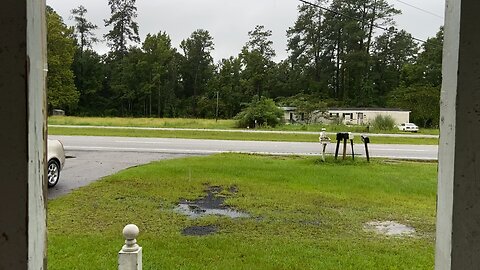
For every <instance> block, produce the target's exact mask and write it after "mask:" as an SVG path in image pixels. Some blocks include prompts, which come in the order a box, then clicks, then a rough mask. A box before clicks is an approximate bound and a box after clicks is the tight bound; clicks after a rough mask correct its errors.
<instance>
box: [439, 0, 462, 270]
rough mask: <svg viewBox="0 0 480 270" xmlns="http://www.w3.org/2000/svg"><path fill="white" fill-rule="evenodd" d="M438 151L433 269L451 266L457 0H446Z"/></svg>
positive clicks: (457, 42)
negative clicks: (435, 235) (435, 236)
mask: <svg viewBox="0 0 480 270" xmlns="http://www.w3.org/2000/svg"><path fill="white" fill-rule="evenodd" d="M445 18H446V24H445V41H444V53H443V71H442V72H443V76H444V80H443V85H442V92H441V102H440V111H441V121H440V134H441V135H440V143H439V146H440V147H439V151H438V162H439V164H438V195H437V196H438V200H437V231H436V233H437V239H436V250H435V269H436V270H447V269H451V252H452V249H451V245H452V215H453V182H454V181H453V179H454V166H453V164H455V125H456V119H455V118H456V108H455V105H456V100H457V83H458V75H457V73H458V59H459V40H460V1H459V0H447V7H446V16H445Z"/></svg>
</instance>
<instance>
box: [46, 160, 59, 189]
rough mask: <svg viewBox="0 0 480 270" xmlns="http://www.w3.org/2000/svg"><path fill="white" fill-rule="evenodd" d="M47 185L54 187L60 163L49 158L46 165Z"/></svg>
mask: <svg viewBox="0 0 480 270" xmlns="http://www.w3.org/2000/svg"><path fill="white" fill-rule="evenodd" d="M47 176H48V187H49V188H50V187H54V186H55V185H56V184H57V183H58V179H59V178H60V164H58V162H57V161H56V160H50V161H49V162H48V167H47Z"/></svg>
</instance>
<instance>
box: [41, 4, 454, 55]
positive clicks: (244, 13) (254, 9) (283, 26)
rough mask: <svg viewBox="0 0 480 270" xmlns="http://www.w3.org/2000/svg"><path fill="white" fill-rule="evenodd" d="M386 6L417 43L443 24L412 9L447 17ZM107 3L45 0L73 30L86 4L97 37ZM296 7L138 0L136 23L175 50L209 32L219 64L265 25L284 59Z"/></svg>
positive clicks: (435, 7) (434, 7)
mask: <svg viewBox="0 0 480 270" xmlns="http://www.w3.org/2000/svg"><path fill="white" fill-rule="evenodd" d="M388 1H389V2H390V3H391V4H393V5H394V6H395V7H396V8H397V9H400V10H402V12H403V14H402V15H400V16H398V17H396V18H395V19H396V21H397V27H398V28H400V29H405V30H406V31H407V32H409V33H411V34H412V35H413V36H414V37H416V38H420V39H427V38H428V37H432V36H434V35H435V33H436V32H437V31H438V29H439V28H440V26H441V25H442V24H443V20H442V19H441V18H438V17H437V16H433V15H430V14H428V13H426V12H423V11H420V10H418V9H415V8H412V7H411V6H409V5H413V6H416V7H418V8H421V9H424V10H428V11H430V12H432V13H434V14H437V15H439V16H441V17H443V16H444V8H445V0H388ZM107 3H108V1H107V0H69V1H65V0H47V4H48V5H50V6H51V7H52V8H53V9H55V10H56V11H57V12H58V13H59V14H60V15H61V16H62V17H63V18H64V20H65V23H66V24H67V25H73V22H72V21H71V20H70V18H69V17H70V10H71V9H72V8H75V7H78V6H79V5H83V6H84V7H85V8H87V10H88V14H87V18H88V19H89V20H90V21H91V22H93V23H95V24H96V25H98V26H99V28H100V29H99V30H98V36H99V37H100V36H102V35H103V34H105V33H106V32H107V29H105V27H104V22H103V20H104V19H106V18H109V17H110V10H109V7H108V5H107ZM298 4H299V2H298V0H201V1H200V0H170V1H167V0H137V8H138V18H137V22H138V24H139V26H140V37H141V39H142V41H143V39H144V38H145V36H146V35H147V34H148V33H152V34H153V33H158V32H159V31H166V32H167V33H168V34H169V35H170V37H171V38H172V43H173V45H174V46H176V47H178V44H180V42H181V41H182V40H183V39H185V38H187V37H189V36H190V34H191V33H192V32H193V31H195V30H196V29H200V28H201V29H206V30H208V31H210V34H211V35H212V36H213V38H214V43H215V51H214V52H213V57H214V58H215V60H219V59H221V58H226V57H230V56H232V55H237V54H238V53H239V52H240V50H241V48H242V46H243V45H244V44H245V42H246V41H247V39H248V31H250V30H252V29H253V28H254V27H255V25H265V27H266V28H267V29H271V30H272V31H273V36H272V40H273V41H274V48H275V50H276V52H277V60H280V59H284V58H285V57H286V56H287V53H286V43H287V38H286V34H285V32H286V30H287V29H288V28H289V27H291V26H292V25H293V24H294V22H295V20H296V18H297V15H298V13H297V6H298ZM408 4H409V5H408ZM95 49H96V50H97V51H98V52H99V53H105V52H106V51H107V47H106V45H105V44H97V45H96V46H95Z"/></svg>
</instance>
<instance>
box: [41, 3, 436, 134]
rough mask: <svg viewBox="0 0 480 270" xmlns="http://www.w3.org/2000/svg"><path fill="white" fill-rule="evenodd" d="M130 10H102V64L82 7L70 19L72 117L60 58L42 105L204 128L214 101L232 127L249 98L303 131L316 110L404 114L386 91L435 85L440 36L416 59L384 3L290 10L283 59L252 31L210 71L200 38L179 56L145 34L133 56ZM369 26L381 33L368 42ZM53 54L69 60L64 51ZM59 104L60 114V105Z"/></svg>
mask: <svg viewBox="0 0 480 270" xmlns="http://www.w3.org/2000/svg"><path fill="white" fill-rule="evenodd" d="M135 3H136V0H109V1H108V4H109V6H110V10H111V17H110V18H109V19H108V20H105V26H108V27H109V29H108V33H107V34H106V35H105V38H106V41H107V43H108V46H109V47H110V50H111V51H110V52H109V53H108V54H106V55H105V56H102V55H98V54H97V53H95V52H93V51H92V50H91V44H92V43H94V42H96V38H95V36H94V35H93V31H94V30H95V29H96V26H95V25H94V24H92V23H90V22H88V20H87V19H86V13H87V10H86V9H85V8H84V7H83V6H79V7H78V8H75V9H73V10H72V17H73V19H74V21H75V27H74V29H75V34H76V37H77V43H78V47H79V48H78V49H77V50H76V53H75V60H74V63H73V67H72V70H73V72H74V77H75V85H76V87H77V89H78V90H79V92H80V95H81V97H80V107H79V108H78V110H76V111H72V108H74V107H75V103H76V101H75V100H76V99H78V97H77V98H75V91H72V88H71V87H68V86H67V85H68V80H70V79H68V77H69V76H70V77H71V75H70V74H68V71H59V70H63V68H59V67H58V66H60V65H64V66H70V65H71V62H69V61H70V60H68V58H69V57H68V56H66V55H64V56H62V57H57V58H58V59H55V53H52V54H51V55H50V51H49V58H52V59H49V64H50V71H51V73H52V74H49V86H52V90H50V91H49V92H50V95H52V94H53V93H54V92H55V91H59V90H58V89H60V88H62V90H61V91H62V94H61V95H60V94H58V93H55V94H53V96H54V97H52V98H51V100H52V102H55V106H63V107H69V108H70V111H71V112H76V113H78V114H82V115H116V116H144V117H149V116H153V115H155V116H159V117H209V118H210V117H215V115H216V113H215V112H216V107H217V100H216V96H217V93H218V96H219V100H218V108H219V116H220V118H232V117H234V116H235V115H237V114H238V113H239V112H240V111H241V108H242V106H243V105H244V104H246V103H248V102H250V101H251V98H252V97H253V96H259V97H262V96H265V97H268V98H272V99H275V100H281V99H287V100H288V99H289V98H291V99H292V100H297V101H296V102H295V103H296V104H295V105H294V106H296V107H299V108H300V110H301V111H302V113H304V114H305V115H306V116H307V119H306V120H307V122H308V121H310V120H309V119H308V117H309V115H310V112H311V111H312V110H315V109H316V108H317V107H325V105H324V104H322V101H327V100H328V102H327V103H328V105H329V106H335V107H384V106H387V105H388V104H391V103H394V104H401V107H402V108H407V107H408V108H412V107H413V106H414V103H409V102H410V101H409V100H410V99H406V100H403V101H402V100H400V99H401V98H402V97H405V95H397V94H395V98H393V99H392V96H393V92H394V91H396V90H395V89H404V88H409V87H415V88H418V87H419V86H430V87H439V85H440V83H441V64H442V63H441V60H442V59H441V58H442V43H443V30H441V31H440V32H439V33H438V34H437V36H436V37H434V38H431V39H429V40H428V41H427V42H426V43H424V44H423V45H422V46H421V50H420V52H419V47H420V46H419V45H418V43H417V42H416V41H415V40H414V39H413V37H412V36H411V35H410V34H409V33H407V32H405V31H398V30H397V29H395V28H394V27H393V26H394V25H395V22H394V20H393V18H394V16H395V15H396V14H398V13H399V11H398V10H396V9H395V8H394V7H393V6H392V5H390V4H389V2H388V1H387V0H345V1H340V0H334V1H326V0H317V1H316V3H317V4H320V5H322V6H327V7H328V8H329V9H331V10H336V11H338V12H339V13H342V14H348V16H338V15H337V14H335V13H332V12H324V11H322V10H321V9H318V8H316V7H313V6H311V5H306V4H300V5H299V7H298V18H297V21H296V22H295V23H294V25H293V26H292V27H290V28H289V30H288V32H287V38H288V44H287V45H288V52H289V56H288V57H287V59H285V60H283V61H280V62H275V61H274V60H275V58H274V57H275V50H274V49H273V41H272V40H271V35H272V31H271V30H268V29H266V28H265V27H264V26H261V25H258V26H256V27H255V28H254V29H253V30H252V31H249V32H248V40H246V41H245V46H244V47H243V48H242V49H241V51H240V52H237V54H236V56H232V57H228V58H226V59H221V60H220V61H218V62H217V63H214V61H213V58H212V52H213V50H214V43H213V37H212V36H211V35H210V33H209V32H208V31H207V30H203V29H200V30H196V31H194V32H193V33H192V34H191V35H190V36H189V37H188V38H186V39H185V40H183V41H182V42H181V44H180V45H179V46H178V44H172V43H171V40H170V37H169V36H168V34H167V33H165V32H159V33H157V34H151V33H150V34H147V36H146V39H145V40H144V42H143V44H142V45H141V47H139V46H137V45H136V44H137V43H139V42H140V39H139V35H138V25H137V23H136V22H135V18H136V17H137V8H136V6H135ZM353 17H355V18H361V19H362V20H361V21H357V20H354V19H352V18H353ZM375 25H382V26H383V27H386V28H389V31H384V32H378V31H377V30H376V28H375V27H374V26H375ZM68 31H70V30H68ZM68 31H65V33H66V32H68ZM68 35H70V36H71V35H72V33H71V31H70V33H69V34H67V36H68ZM57 40H58V39H57ZM48 42H49V47H52V48H53V47H56V46H57V45H54V43H55V41H54V40H52V38H49V41H48ZM129 45H132V46H130V47H129ZM175 47H179V48H180V51H178V52H177V50H176V49H175ZM58 48H59V50H70V49H69V48H70V47H69V46H63V45H60V46H58ZM233 54H234V52H233ZM59 59H61V60H59ZM55 73H56V74H57V75H55ZM60 74H61V75H60ZM60 85H62V87H60ZM65 86H66V87H65ZM400 92H402V91H400ZM410 92H411V91H410ZM421 92H424V91H423V90H422V91H421ZM76 95H77V96H78V93H77V94H76ZM302 95H305V97H307V96H308V98H307V99H305V98H303V97H301V96H302ZM422 95H423V96H424V94H422ZM55 98H57V99H63V98H65V100H61V101H58V100H55ZM432 98H434V97H432ZM317 101H318V102H317ZM67 103H68V104H70V105H64V104H67ZM62 104H63V105H62ZM333 104H334V105H333ZM49 106H52V104H49ZM396 106H400V105H396ZM429 109H430V110H431V111H436V109H435V110H432V108H429ZM418 113H419V112H417V113H413V114H412V118H413V119H419V120H415V121H419V123H420V122H424V124H423V125H429V126H435V125H436V123H435V121H432V120H429V119H433V118H432V117H425V116H423V115H418V117H417V115H416V114H418ZM420 124H421V123H420Z"/></svg>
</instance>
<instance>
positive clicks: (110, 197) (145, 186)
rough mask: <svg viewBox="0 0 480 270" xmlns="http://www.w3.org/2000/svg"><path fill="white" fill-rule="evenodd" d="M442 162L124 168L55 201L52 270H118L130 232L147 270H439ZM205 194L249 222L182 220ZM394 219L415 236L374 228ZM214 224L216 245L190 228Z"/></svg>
mask: <svg viewBox="0 0 480 270" xmlns="http://www.w3.org/2000/svg"><path fill="white" fill-rule="evenodd" d="M436 167H437V166H436V164H435V163H411V162H398V163H395V164H390V163H386V162H384V161H383V160H375V161H373V162H372V163H366V162H365V161H364V160H358V161H356V162H352V161H346V162H344V163H341V162H336V161H333V160H327V162H326V163H323V162H321V161H319V160H318V159H316V158H304V157H264V156H255V155H237V154H222V155H215V156H209V157H196V158H187V159H179V160H170V161H162V162H155V163H151V164H149V165H146V166H141V167H137V168H132V169H128V170H125V171H123V172H121V173H119V174H116V175H113V176H110V177H107V178H105V179H103V180H102V181H99V182H96V183H94V184H92V185H90V186H88V187H85V188H81V189H79V190H77V191H74V192H73V193H72V194H70V195H67V196H65V197H62V198H59V199H55V200H52V201H49V216H48V222H49V223H48V228H49V254H48V255H49V257H48V263H49V269H54V270H55V269H87V270H88V269H112V270H113V269H116V256H117V255H116V254H117V252H118V250H119V249H120V248H121V246H122V244H123V240H122V237H121V231H122V229H123V226H124V225H126V224H128V223H135V224H137V225H138V226H139V227H140V229H141V234H140V237H139V239H138V241H139V244H140V245H141V246H143V248H144V251H143V254H144V258H143V262H144V269H432V268H433V259H434V232H435V196H436V195H435V193H436V192H435V191H436ZM206 186H222V187H224V188H228V187H232V186H235V187H236V189H237V192H236V193H235V194H234V195H233V196H229V197H228V198H227V200H226V203H227V204H228V205H230V206H232V207H234V208H235V209H238V210H241V211H245V212H247V213H249V214H250V215H251V218H240V219H230V218H227V217H217V216H207V217H204V218H200V219H189V218H187V217H185V216H183V215H181V214H178V213H176V212H175V211H174V208H175V207H176V205H177V204H178V202H179V200H180V199H181V198H185V199H192V200H193V199H196V198H198V197H201V196H204V195H205V187H206ZM372 220H378V221H385V220H393V221H397V222H400V223H402V224H405V225H409V226H412V227H414V228H415V229H416V231H417V233H416V236H415V237H406V238H399V237H386V236H380V235H376V234H375V233H372V232H367V231H365V230H364V228H363V226H364V224H365V223H367V222H369V221H372ZM192 226H207V227H209V226H213V227H214V228H216V230H217V231H218V232H217V233H215V234H211V235H207V236H185V235H183V234H182V232H183V231H184V229H185V228H189V227H192Z"/></svg>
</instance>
